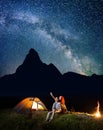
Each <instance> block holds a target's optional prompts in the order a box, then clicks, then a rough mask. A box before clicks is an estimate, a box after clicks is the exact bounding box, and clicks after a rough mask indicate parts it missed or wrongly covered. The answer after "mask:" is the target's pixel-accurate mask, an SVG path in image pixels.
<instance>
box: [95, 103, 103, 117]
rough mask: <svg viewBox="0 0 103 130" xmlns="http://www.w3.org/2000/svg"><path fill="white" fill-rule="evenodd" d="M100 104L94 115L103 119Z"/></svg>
mask: <svg viewBox="0 0 103 130" xmlns="http://www.w3.org/2000/svg"><path fill="white" fill-rule="evenodd" d="M99 109H100V103H99V101H98V102H97V108H96V113H95V114H94V115H95V117H97V118H100V117H101V113H100V110H99Z"/></svg>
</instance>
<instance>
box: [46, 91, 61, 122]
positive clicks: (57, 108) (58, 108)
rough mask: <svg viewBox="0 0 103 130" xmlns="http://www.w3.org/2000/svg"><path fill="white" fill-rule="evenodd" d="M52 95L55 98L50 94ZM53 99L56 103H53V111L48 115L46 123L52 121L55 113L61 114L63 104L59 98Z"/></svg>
mask: <svg viewBox="0 0 103 130" xmlns="http://www.w3.org/2000/svg"><path fill="white" fill-rule="evenodd" d="M50 95H51V96H53V95H52V93H50ZM53 99H54V101H55V102H54V103H53V106H52V111H50V112H48V114H47V117H46V121H51V120H52V119H53V117H54V113H59V112H61V104H60V102H59V99H58V97H53Z"/></svg>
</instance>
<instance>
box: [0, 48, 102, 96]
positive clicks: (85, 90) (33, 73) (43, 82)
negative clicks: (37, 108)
mask: <svg viewBox="0 0 103 130" xmlns="http://www.w3.org/2000/svg"><path fill="white" fill-rule="evenodd" d="M102 86H103V75H101V76H100V75H96V74H93V75H92V76H84V75H80V74H76V73H73V72H68V73H65V74H63V75H62V74H61V73H60V72H59V70H58V69H57V68H56V67H55V66H54V65H53V64H52V63H51V64H49V65H47V64H45V63H43V62H42V61H41V59H40V57H39V55H38V53H37V52H36V51H35V50H34V49H30V50H29V53H28V54H27V56H26V58H25V59H24V62H23V63H22V64H21V65H20V66H19V67H18V68H17V70H16V72H15V73H14V74H10V75H5V76H3V77H1V78H0V89H1V90H0V95H11V96H12V95H17V96H18V95H20V96H21V95H22V96H29V95H30V96H32V95H35V96H36V95H37V96H38V95H48V94H49V92H50V91H53V92H55V93H57V94H65V95H70V94H82V95H85V94H86V95H87V94H88V95H89V94H90V95H91V94H92V95H93V94H94V95H98V94H102V91H103V88H102Z"/></svg>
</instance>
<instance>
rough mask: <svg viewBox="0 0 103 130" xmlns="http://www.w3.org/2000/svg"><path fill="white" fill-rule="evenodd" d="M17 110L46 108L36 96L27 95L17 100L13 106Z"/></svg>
mask: <svg viewBox="0 0 103 130" xmlns="http://www.w3.org/2000/svg"><path fill="white" fill-rule="evenodd" d="M14 109H15V110H16V111H17V112H30V111H31V110H40V111H42V110H47V108H46V107H45V105H44V103H43V102H42V101H41V100H40V99H39V98H37V97H27V98H25V99H23V100H22V101H21V102H19V103H18V104H17V105H16V106H15V108H14Z"/></svg>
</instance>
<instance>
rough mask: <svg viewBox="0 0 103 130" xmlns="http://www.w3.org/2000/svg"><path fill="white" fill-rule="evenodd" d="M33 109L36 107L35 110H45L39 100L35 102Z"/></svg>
mask: <svg viewBox="0 0 103 130" xmlns="http://www.w3.org/2000/svg"><path fill="white" fill-rule="evenodd" d="M32 109H34V110H44V109H43V107H42V106H41V105H40V104H39V102H33V105H32Z"/></svg>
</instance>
